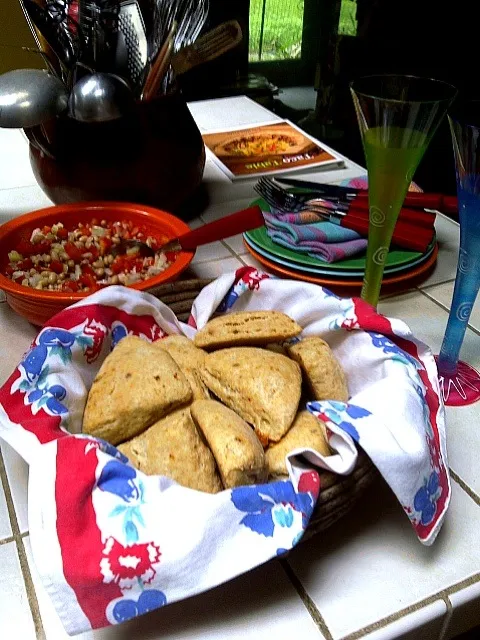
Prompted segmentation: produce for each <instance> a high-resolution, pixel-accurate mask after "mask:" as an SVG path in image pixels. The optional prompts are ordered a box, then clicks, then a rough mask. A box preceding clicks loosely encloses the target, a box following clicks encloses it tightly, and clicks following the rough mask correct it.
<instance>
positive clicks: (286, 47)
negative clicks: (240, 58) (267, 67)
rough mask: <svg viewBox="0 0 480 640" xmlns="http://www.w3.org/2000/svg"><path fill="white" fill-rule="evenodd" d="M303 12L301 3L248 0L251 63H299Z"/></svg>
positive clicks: (298, 1) (289, 0)
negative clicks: (290, 61)
mask: <svg viewBox="0 0 480 640" xmlns="http://www.w3.org/2000/svg"><path fill="white" fill-rule="evenodd" d="M303 9H304V0H286V1H285V0H250V41H249V52H248V53H249V60H250V62H260V61H263V62H265V61H268V60H296V59H299V58H300V57H301V53H302V31H303Z"/></svg>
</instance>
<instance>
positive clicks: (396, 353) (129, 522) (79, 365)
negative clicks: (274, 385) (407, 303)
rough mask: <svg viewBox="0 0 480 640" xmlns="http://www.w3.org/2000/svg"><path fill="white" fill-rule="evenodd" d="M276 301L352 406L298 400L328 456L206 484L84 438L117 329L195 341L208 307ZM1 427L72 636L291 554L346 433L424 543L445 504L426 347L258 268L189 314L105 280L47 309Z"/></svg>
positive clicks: (218, 285) (437, 408)
mask: <svg viewBox="0 0 480 640" xmlns="http://www.w3.org/2000/svg"><path fill="white" fill-rule="evenodd" d="M272 308H273V309H278V310H281V311H284V312H286V313H288V314H289V315H291V316H292V317H293V318H294V319H295V320H296V321H297V322H299V323H300V324H301V325H302V326H303V327H304V332H303V333H304V335H312V334H315V335H320V336H322V337H324V338H325V339H326V340H327V341H328V342H329V343H330V344H331V345H332V348H333V349H334V351H335V354H336V356H337V357H338V359H339V360H340V361H341V363H342V365H343V367H344V368H345V370H346V372H347V376H348V384H349V390H350V394H351V398H350V400H349V402H348V403H342V402H308V403H307V405H306V407H307V409H308V410H309V411H311V412H312V413H313V414H314V415H318V416H320V417H321V418H322V419H323V420H324V421H325V422H326V423H327V425H328V428H329V440H330V444H331V446H332V448H333V450H334V453H333V455H331V456H327V457H323V456H321V455H320V454H318V453H317V452H315V451H313V450H303V451H298V450H296V451H292V452H291V454H290V455H289V456H288V468H289V476H290V479H289V480H285V481H281V482H274V483H271V484H265V485H257V486H249V487H239V488H236V489H232V490H225V491H222V492H221V493H218V494H216V495H211V494H205V493H201V492H198V491H193V490H191V489H187V488H184V487H181V486H179V485H177V484H176V483H175V482H173V481H172V480H170V479H168V478H166V477H161V476H146V475H144V474H142V473H141V472H139V471H137V470H136V469H134V468H133V467H132V466H131V465H130V464H129V463H128V460H127V459H126V458H125V457H124V456H123V455H122V454H120V453H119V452H118V450H117V449H116V448H115V447H113V446H111V445H109V444H107V443H106V442H103V441H101V440H97V439H95V438H92V437H90V436H84V435H82V434H81V426H82V414H83V408H84V405H85V401H86V397H87V392H88V389H89V387H90V385H91V382H92V380H93V378H94V376H95V374H96V372H97V371H98V369H99V367H100V365H101V363H102V361H103V359H104V358H105V357H106V355H107V354H108V353H109V352H110V350H111V349H112V348H114V347H115V344H116V343H117V342H118V341H119V340H121V339H122V338H123V337H124V336H125V335H127V334H135V335H139V336H142V337H143V338H144V339H146V340H152V341H153V340H160V339H162V337H164V336H165V335H166V334H171V333H184V334H185V335H188V336H190V337H191V336H193V334H194V333H195V331H196V327H201V326H203V325H204V324H205V322H207V320H208V319H209V318H210V316H211V315H212V314H213V313H216V312H219V311H221V312H229V311H231V310H233V311H237V310H238V311H240V310H245V309H251V310H256V309H272ZM0 437H2V438H4V439H5V440H6V441H7V442H9V443H10V444H11V446H12V447H14V448H15V449H16V450H17V451H18V452H19V454H20V455H21V456H23V457H24V458H25V460H26V461H27V462H28V464H29V466H30V469H29V475H30V480H29V496H28V500H29V530H30V538H31V544H32V551H33V556H34V560H35V563H36V565H37V568H38V571H39V573H40V575H41V577H42V580H43V583H44V585H45V587H46V589H47V592H48V593H49V595H50V597H51V599H52V601H53V603H54V605H55V607H56V610H57V612H58V614H59V616H60V618H61V620H62V622H63V624H64V626H65V629H66V630H67V631H68V633H70V634H77V633H80V632H82V631H85V630H88V629H92V628H93V629H96V628H100V627H104V626H107V625H115V624H119V623H121V622H124V621H127V620H130V619H132V618H134V617H136V616H138V615H141V614H143V613H146V612H148V611H151V610H153V609H156V608H158V607H162V606H165V605H167V604H169V603H172V602H175V601H178V600H181V599H183V598H187V597H189V596H191V595H194V594H197V593H200V592H202V591H205V590H207V589H210V588H212V587H214V586H215V585H218V584H220V583H222V582H224V581H226V580H229V579H232V578H234V577H235V576H237V575H239V574H241V573H244V572H246V571H248V570H250V569H251V568H253V567H256V566H258V565H260V564H262V563H264V562H266V561H267V560H269V559H270V558H273V557H275V556H277V555H279V554H283V553H284V552H285V551H287V550H289V549H291V548H292V547H293V546H294V545H296V544H297V543H298V542H299V540H300V539H301V537H302V535H303V532H304V531H305V528H306V527H307V526H308V522H309V519H310V517H311V514H312V511H313V509H314V506H315V503H316V500H317V497H318V495H319V492H321V490H322V487H321V485H320V476H319V474H318V472H317V469H318V468H325V469H330V470H332V471H334V472H336V473H339V474H349V473H350V472H351V471H352V469H353V468H354V467H355V463H356V459H357V450H356V446H355V443H356V442H359V443H360V444H361V446H362V447H363V449H364V450H365V451H366V452H367V454H368V455H369V456H370V457H371V459H372V461H373V462H374V464H375V465H376V466H377V467H378V469H379V470H380V472H381V473H382V475H383V476H384V478H385V479H386V481H387V482H388V483H389V484H390V486H391V488H392V490H393V491H394V493H395V494H396V496H397V498H398V500H399V502H400V504H401V506H402V507H403V509H404V511H405V513H406V514H407V516H408V517H409V519H410V521H411V523H412V525H413V528H414V530H415V532H416V535H417V536H418V538H419V539H420V540H421V542H423V543H424V544H431V543H432V542H433V541H434V539H435V537H436V535H437V533H438V531H439V529H440V527H441V524H442V521H443V518H444V515H445V512H446V509H447V507H448V503H449V500H450V482H449V475H448V465H447V460H446V450H445V426H444V409H443V405H442V403H441V400H440V395H439V385H438V379H437V374H436V366H435V362H434V359H433V357H432V354H431V352H430V350H429V349H428V348H427V347H426V346H425V345H424V344H423V343H421V342H419V341H418V340H416V339H415V338H414V337H413V336H412V334H411V332H410V331H409V329H408V327H407V326H406V325H405V324H404V323H403V322H401V321H400V320H396V319H389V318H385V317H383V316H380V315H378V314H377V313H376V312H375V310H374V309H373V308H372V307H370V306H369V305H368V304H366V303H365V302H363V301H362V300H360V299H341V298H338V297H337V296H335V295H332V294H331V293H330V292H329V291H328V290H326V289H322V288H320V287H318V286H316V285H312V284H307V283H302V282H294V281H288V280H279V279H276V278H272V277H269V276H268V275H267V274H264V273H261V272H258V271H256V270H255V269H253V268H252V267H244V268H242V269H239V270H238V271H237V272H236V273H231V274H225V275H223V276H221V277H220V278H218V279H217V280H216V281H215V282H213V283H212V284H211V285H209V286H208V287H207V288H205V289H204V290H203V291H202V292H201V294H200V295H199V296H198V298H197V300H196V301H195V303H194V305H193V309H192V316H191V318H190V321H189V323H188V324H182V323H179V322H178V321H177V319H176V318H175V316H174V314H173V313H172V312H171V310H170V309H168V307H166V306H165V305H163V304H162V303H161V302H159V301H158V300H156V299H155V298H153V297H152V296H149V295H148V294H143V293H140V292H137V291H133V290H131V289H127V288H125V287H108V288H107V289H104V290H103V291H100V292H98V293H96V294H94V295H92V296H90V297H88V298H86V299H85V300H83V301H82V302H81V303H78V304H76V305H74V306H72V307H70V308H69V309H67V310H65V311H63V312H61V313H60V314H58V315H57V316H55V317H54V318H52V320H51V321H50V323H49V326H48V327H44V328H43V329H42V330H41V331H40V332H39V334H38V336H37V337H36V339H35V341H34V343H33V344H32V346H31V349H30V350H29V351H28V353H27V354H25V356H24V358H23V360H22V362H21V363H19V365H18V367H17V368H16V369H15V371H14V372H13V373H12V375H11V376H10V378H9V379H8V381H7V382H6V383H5V384H4V385H3V387H2V388H1V389H0ZM299 453H302V454H303V455H304V462H303V463H301V462H300V461H299V459H298V457H297V455H298V454H299ZM305 459H306V460H307V463H308V464H305ZM192 523H194V525H195V526H192Z"/></svg>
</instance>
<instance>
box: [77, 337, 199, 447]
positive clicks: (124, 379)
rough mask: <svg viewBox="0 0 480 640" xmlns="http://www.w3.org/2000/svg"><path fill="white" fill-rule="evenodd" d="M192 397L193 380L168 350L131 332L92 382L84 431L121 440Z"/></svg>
mask: <svg viewBox="0 0 480 640" xmlns="http://www.w3.org/2000/svg"><path fill="white" fill-rule="evenodd" d="M191 397H192V391H191V389H190V385H189V384H188V382H187V380H186V379H185V376H184V375H183V373H182V372H181V371H180V369H179V367H178V365H177V363H176V362H175V361H174V359H173V358H172V357H171V356H170V355H169V354H168V353H167V352H166V351H163V350H162V349H157V348H156V347H154V346H153V345H152V344H151V343H150V342H147V341H146V340H142V339H141V338H137V337H135V336H127V337H126V338H123V340H121V341H120V342H119V343H118V344H117V346H116V347H115V348H114V350H113V351H112V352H111V353H110V354H109V355H108V356H107V357H106V358H105V361H104V362H103V364H102V366H101V367H100V370H99V372H98V373H97V375H96V377H95V380H94V381H93V384H92V387H91V389H90V392H89V394H88V398H87V404H86V406H85V412H84V414H83V432H84V433H88V434H90V435H92V436H96V437H98V438H102V439H103V440H106V441H107V442H110V443H111V444H114V445H116V444H119V443H120V442H124V441H125V440H128V439H129V438H132V437H133V436H136V435H138V434H139V433H141V432H142V431H144V430H145V429H146V428H147V427H149V426H150V425H152V424H153V423H154V422H156V421H157V420H159V419H160V418H162V417H163V416H164V415H166V414H167V413H169V412H170V411H172V410H173V409H175V408H176V407H179V406H180V405H182V404H184V403H186V402H188V401H189V400H190V399H191Z"/></svg>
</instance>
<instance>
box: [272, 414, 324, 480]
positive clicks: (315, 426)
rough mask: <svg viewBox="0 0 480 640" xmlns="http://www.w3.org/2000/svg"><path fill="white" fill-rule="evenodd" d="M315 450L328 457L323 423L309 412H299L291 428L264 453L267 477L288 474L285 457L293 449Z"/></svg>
mask: <svg viewBox="0 0 480 640" xmlns="http://www.w3.org/2000/svg"><path fill="white" fill-rule="evenodd" d="M300 448H308V449H315V451H318V453H320V454H321V455H323V456H328V455H330V453H331V451H330V447H329V445H328V441H327V437H326V427H325V423H324V422H322V421H321V420H319V419H318V418H316V417H315V416H314V415H312V414H311V413H310V412H309V411H299V413H298V414H297V416H296V418H295V420H294V421H293V424H292V426H291V427H290V429H289V430H288V432H287V433H286V434H285V435H284V436H283V438H282V439H281V440H280V442H277V443H275V444H272V445H270V447H269V448H268V449H267V450H266V452H265V461H266V464H267V470H268V475H269V476H274V477H279V476H284V475H285V474H288V470H287V465H286V463H285V456H286V455H287V454H288V453H290V452H291V451H293V450H294V449H300Z"/></svg>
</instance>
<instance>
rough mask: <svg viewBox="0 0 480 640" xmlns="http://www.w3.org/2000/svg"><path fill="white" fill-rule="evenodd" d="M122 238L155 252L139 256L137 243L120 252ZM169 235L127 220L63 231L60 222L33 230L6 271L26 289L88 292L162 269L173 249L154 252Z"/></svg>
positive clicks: (172, 257) (12, 255) (169, 261)
mask: <svg viewBox="0 0 480 640" xmlns="http://www.w3.org/2000/svg"><path fill="white" fill-rule="evenodd" d="M122 240H140V241H141V242H144V243H145V244H146V245H148V246H149V247H151V248H152V249H153V250H155V256H153V257H142V256H141V254H140V252H139V250H138V247H133V248H128V249H127V250H126V251H125V252H123V251H122V252H121V253H119V252H118V245H120V244H121V242H122ZM167 240H168V238H167V237H166V236H165V237H162V238H158V237H157V238H155V237H153V236H150V235H147V232H146V229H145V228H142V227H141V226H138V225H135V224H133V223H132V222H129V221H119V222H109V221H107V220H100V221H99V220H97V219H95V218H94V219H92V221H91V222H89V223H86V224H84V223H81V222H80V223H78V225H77V226H76V227H75V229H73V231H67V229H65V227H64V226H63V224H62V223H61V222H57V223H56V224H54V225H52V226H44V227H43V228H38V229H34V230H33V232H32V235H31V237H30V239H29V240H28V241H27V240H23V241H21V242H20V243H19V245H18V246H17V247H15V248H14V249H13V250H12V251H10V252H9V254H8V259H9V262H8V265H7V267H6V269H5V275H6V276H7V277H8V278H10V279H11V280H14V281H15V282H16V283H18V284H21V285H23V286H25V287H31V288H34V289H42V290H47V291H63V292H72V293H77V292H78V293H92V292H93V291H96V290H97V289H99V288H101V287H105V286H108V285H110V284H123V285H130V284H133V283H135V282H140V281H142V280H146V279H147V278H151V277H153V276H156V275H158V274H159V273H162V272H163V271H165V269H167V267H169V266H170V265H171V264H172V262H174V261H175V258H176V254H175V253H174V252H167V253H165V252H163V251H161V250H160V251H156V249H157V247H159V246H160V247H161V246H162V245H163V244H164V242H166V241H167Z"/></svg>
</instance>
